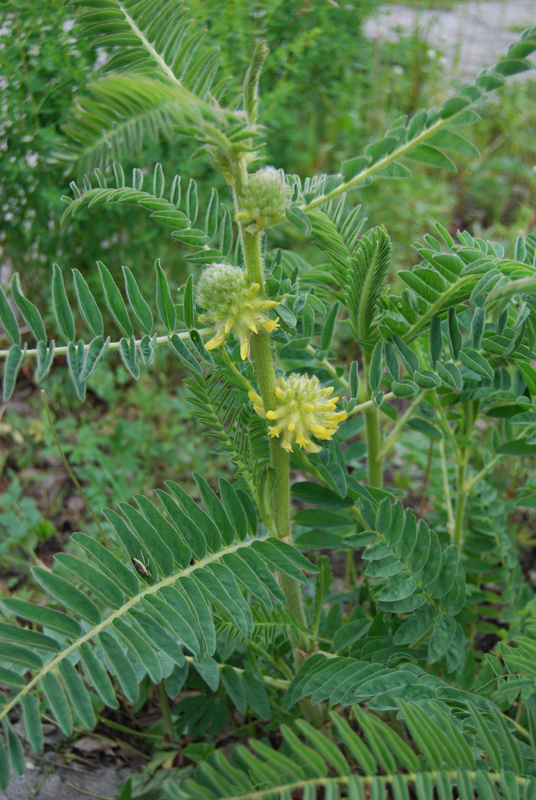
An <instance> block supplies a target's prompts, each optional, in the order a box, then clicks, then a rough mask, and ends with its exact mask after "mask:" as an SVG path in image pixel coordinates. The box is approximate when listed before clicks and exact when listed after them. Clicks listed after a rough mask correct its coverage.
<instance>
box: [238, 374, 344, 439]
mask: <svg viewBox="0 0 536 800" xmlns="http://www.w3.org/2000/svg"><path fill="white" fill-rule="evenodd" d="M332 392H333V386H326V387H322V386H321V385H320V382H319V380H318V378H317V377H316V376H313V377H311V376H310V375H295V374H293V375H289V376H288V377H287V378H278V380H277V387H276V390H275V393H276V396H277V399H278V401H279V402H280V405H278V406H277V407H276V408H275V409H274V410H273V411H265V410H264V404H263V402H262V399H261V397H259V395H258V394H256V393H255V392H250V393H249V397H250V399H251V400H252V401H253V406H254V408H255V411H256V412H257V414H260V416H262V417H266V419H268V420H273V422H274V424H273V425H269V426H268V432H269V434H270V436H277V437H279V438H280V440H281V447H283V448H284V449H285V450H288V451H289V452H292V445H293V444H297V445H298V447H303V449H304V450H305V452H306V453H318V452H319V451H320V450H321V449H322V448H321V447H320V446H319V445H318V444H316V442H313V441H312V438H311V437H313V436H314V437H315V438H316V439H331V438H332V437H333V434H334V433H335V432H336V431H337V430H338V427H339V423H341V422H342V421H343V420H345V419H346V418H347V416H348V414H347V413H346V412H345V411H336V403H337V400H338V399H339V398H338V397H330V395H331V393H332Z"/></svg>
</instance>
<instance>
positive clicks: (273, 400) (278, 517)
mask: <svg viewBox="0 0 536 800" xmlns="http://www.w3.org/2000/svg"><path fill="white" fill-rule="evenodd" d="M245 180H247V176H245V175H244V173H243V171H242V170H238V169H237V172H236V180H235V185H234V190H235V202H236V205H237V210H239V209H240V195H241V190H242V189H243V185H244V181H245ZM240 234H241V239H242V249H243V252H244V263H245V267H246V273H247V277H248V280H250V281H251V282H252V283H258V284H259V285H260V286H261V287H262V291H263V292H264V291H265V289H264V272H263V265H262V255H261V246H260V244H261V243H260V236H261V234H260V233H254V234H251V233H248V231H247V230H245V226H241V229H240ZM250 346H251V354H252V356H253V363H254V364H255V371H256V374H257V383H258V386H259V393H260V395H261V397H262V402H263V404H264V408H265V410H266V411H271V410H273V409H275V408H276V406H277V404H278V401H277V397H276V394H275V389H276V381H275V368H274V361H273V357H272V346H271V342H270V337H269V335H268V333H266V332H265V331H263V330H262V329H261V330H260V331H259V333H257V334H254V335H253V336H252V337H251V340H250ZM270 466H271V467H272V468H273V469H274V472H275V483H274V491H273V496H272V511H273V519H274V523H275V528H276V531H277V535H278V537H279V538H280V539H286V540H287V541H288V540H289V539H290V465H289V454H288V453H287V451H286V450H284V449H283V448H282V447H281V444H280V442H279V440H278V439H277V438H271V439H270ZM279 584H280V586H281V589H282V591H283V593H284V595H285V598H286V600H287V608H288V610H289V611H290V613H291V614H292V615H293V616H294V618H295V619H296V621H297V622H298V624H299V625H301V626H303V627H305V628H306V627H307V619H306V617H305V611H304V608H303V601H302V595H301V587H300V584H299V583H298V581H297V580H295V579H294V578H290V577H289V576H288V575H282V574H280V575H279ZM307 647H308V643H307V642H305V641H299V642H296V644H295V646H294V662H295V668H296V670H298V669H299V668H300V666H301V665H302V664H303V662H304V660H305V657H306V656H305V652H304V650H305V649H307ZM300 706H301V709H302V712H303V714H304V716H305V718H306V719H307V720H309V722H311V723H312V724H313V725H315V726H317V727H320V725H322V723H323V721H324V720H323V712H322V709H321V708H320V707H319V706H312V705H311V702H310V700H308V699H304V700H302V701H301V703H300Z"/></svg>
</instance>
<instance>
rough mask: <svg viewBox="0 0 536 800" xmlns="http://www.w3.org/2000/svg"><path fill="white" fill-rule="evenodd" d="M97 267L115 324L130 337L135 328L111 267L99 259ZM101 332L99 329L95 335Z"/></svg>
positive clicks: (124, 334)
mask: <svg viewBox="0 0 536 800" xmlns="http://www.w3.org/2000/svg"><path fill="white" fill-rule="evenodd" d="M97 267H98V270H99V273H100V277H101V282H102V288H103V291H104V297H105V298H106V305H107V306H108V310H109V311H110V314H111V315H112V317H113V319H114V321H115V324H116V325H117V327H118V328H119V330H120V331H121V333H122V334H123V336H125V337H126V338H127V339H129V338H130V337H131V336H134V328H133V327H132V323H131V321H130V318H129V316H128V312H127V309H126V307H125V304H124V302H123V298H122V297H121V292H120V291H119V289H118V288H117V285H116V283H115V281H114V279H113V278H112V276H111V273H110V271H109V269H108V268H107V267H106V266H105V265H104V264H103V263H102V261H97ZM99 333H100V334H101V335H102V331H99V332H98V333H96V334H95V335H98V334H99Z"/></svg>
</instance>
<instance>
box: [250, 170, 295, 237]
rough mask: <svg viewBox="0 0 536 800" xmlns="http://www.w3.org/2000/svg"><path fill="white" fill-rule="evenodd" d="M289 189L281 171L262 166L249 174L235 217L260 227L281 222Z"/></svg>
mask: <svg viewBox="0 0 536 800" xmlns="http://www.w3.org/2000/svg"><path fill="white" fill-rule="evenodd" d="M289 201H290V190H289V187H288V185H287V183H286V182H285V178H284V175H283V173H282V172H280V171H279V170H277V169H275V167H263V168H262V169H259V170H257V172H254V173H253V174H252V175H250V176H249V178H248V182H247V184H246V187H245V189H244V194H243V197H242V201H241V208H240V213H239V214H238V215H237V219H239V220H242V221H246V222H253V223H255V225H256V226H257V227H258V228H259V229H260V230H262V229H264V228H270V227H271V226H272V225H276V224H277V223H278V222H281V220H282V218H284V216H285V209H286V208H287V206H288V205H289Z"/></svg>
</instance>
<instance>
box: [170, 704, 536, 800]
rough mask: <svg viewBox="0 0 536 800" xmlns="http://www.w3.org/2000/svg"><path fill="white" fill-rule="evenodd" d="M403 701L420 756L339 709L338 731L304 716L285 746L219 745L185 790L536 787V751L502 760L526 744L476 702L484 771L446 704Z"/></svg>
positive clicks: (518, 794)
mask: <svg viewBox="0 0 536 800" xmlns="http://www.w3.org/2000/svg"><path fill="white" fill-rule="evenodd" d="M399 708H400V712H401V718H402V720H403V723H399V726H400V725H401V724H402V725H403V729H405V730H404V733H406V730H407V731H408V733H409V734H410V735H411V737H412V739H413V740H414V742H415V744H416V747H417V749H418V751H419V752H420V756H419V758H417V756H416V755H415V753H414V752H413V751H412V750H411V749H410V748H409V747H408V745H407V743H406V740H405V738H404V737H403V736H401V735H400V734H399V733H397V732H395V731H394V730H393V728H392V727H390V726H389V725H388V724H386V723H385V722H383V721H381V720H380V719H378V718H377V717H376V716H375V715H374V714H370V713H367V712H365V711H362V710H360V709H356V710H355V718H356V720H357V722H358V725H359V729H360V733H358V732H357V731H356V730H355V729H354V727H352V726H351V725H350V724H349V723H348V722H347V721H346V720H345V719H343V718H342V717H340V716H338V715H337V714H333V713H332V714H331V736H328V735H326V734H324V733H322V732H320V731H318V730H316V729H315V728H313V727H312V726H311V725H309V724H308V723H307V722H305V721H303V720H299V721H297V722H296V726H295V729H290V728H289V727H287V726H285V725H283V726H282V732H283V737H284V744H283V745H282V747H281V748H280V749H279V750H276V749H274V748H273V747H271V746H270V745H269V744H267V743H266V742H264V741H258V740H250V742H249V745H250V749H247V748H246V747H244V746H243V745H237V746H236V747H235V749H234V751H233V755H232V757H231V758H230V759H226V757H225V756H224V755H223V753H222V752H221V751H218V752H215V753H213V754H211V755H210V756H209V757H208V759H207V760H206V761H203V762H202V763H200V764H199V765H198V766H197V768H196V770H195V773H194V775H193V777H192V778H187V779H186V781H185V782H184V784H183V785H182V786H181V789H182V791H181V796H183V797H185V798H187V800H264V798H266V800H287V799H288V798H289V797H293V796H298V793H299V796H303V797H306V798H311V800H312V799H313V798H314V797H318V796H319V795H320V793H322V795H321V796H324V797H329V798H330V800H338V798H341V797H350V798H353V799H354V800H364V798H365V797H366V796H369V794H370V796H372V797H377V798H382V797H385V796H386V792H388V796H391V795H392V796H394V797H396V798H408V797H409V796H410V791H412V790H415V791H416V794H417V796H418V797H419V798H420V800H433V798H434V797H436V796H439V797H441V798H445V799H446V798H454V797H460V798H463V800H470V798H472V797H474V796H475V795H476V797H478V798H482V800H486V799H487V798H491V797H496V796H497V790H498V789H499V788H501V789H503V790H504V789H505V788H506V787H507V788H508V791H507V792H506V795H507V796H508V797H509V798H511V800H521V798H523V797H525V796H530V793H531V792H533V791H534V790H535V788H536V779H535V778H534V777H533V776H532V773H533V769H534V764H533V762H534V755H535V754H534V752H532V754H531V757H530V761H529V762H528V763H526V764H524V763H523V761H522V760H521V759H519V761H515V760H514V761H512V760H510V761H509V762H508V766H506V767H505V766H504V764H503V762H502V759H501V761H500V762H498V760H497V754H499V756H500V752H501V749H502V748H504V749H507V750H510V752H513V753H519V744H518V742H517V740H516V739H515V738H514V737H513V736H512V734H511V733H510V732H509V730H508V728H506V726H504V727H501V726H499V729H500V735H499V737H498V738H499V744H498V745H497V744H496V743H495V738H494V737H493V736H492V735H491V730H492V724H490V723H488V722H487V720H485V719H484V718H483V717H482V716H481V715H480V713H479V712H478V711H477V710H476V709H474V708H473V707H471V714H472V716H473V718H474V719H476V720H477V722H478V728H477V732H476V735H475V734H473V737H472V738H473V739H474V740H476V741H475V742H474V743H475V744H476V745H477V746H479V747H480V748H481V749H482V756H483V757H484V758H486V759H488V760H489V762H490V765H491V769H490V770H489V771H488V770H486V769H478V770H477V768H476V762H475V756H474V754H473V752H472V749H471V747H470V745H469V743H468V742H467V740H466V738H465V737H464V736H463V735H462V733H461V732H460V730H459V723H458V722H457V721H456V720H455V719H454V718H453V717H452V716H451V715H449V713H448V712H446V711H445V710H444V709H443V708H442V707H441V706H440V705H439V704H437V703H427V704H426V708H423V707H422V706H421V704H419V703H404V702H403V701H401V703H400V707H399ZM467 716H468V715H467ZM494 721H495V720H494ZM499 721H500V717H499ZM406 735H407V734H406ZM295 793H296V794H295Z"/></svg>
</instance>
